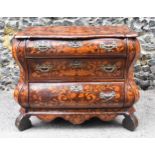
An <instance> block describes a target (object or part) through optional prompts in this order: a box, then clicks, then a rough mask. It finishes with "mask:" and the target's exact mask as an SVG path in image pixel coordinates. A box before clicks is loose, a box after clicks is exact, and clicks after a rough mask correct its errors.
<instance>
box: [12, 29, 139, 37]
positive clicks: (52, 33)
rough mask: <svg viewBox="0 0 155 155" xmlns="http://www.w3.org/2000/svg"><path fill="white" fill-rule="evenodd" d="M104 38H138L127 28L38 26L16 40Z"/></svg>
mask: <svg viewBox="0 0 155 155" xmlns="http://www.w3.org/2000/svg"><path fill="white" fill-rule="evenodd" d="M103 37H137V33H136V32H134V31H133V30H131V29H129V28H128V27H127V26H48V27H47V26H46V27H45V26H44V27H41V26H37V27H28V28H26V29H25V30H23V31H20V32H18V33H17V34H16V35H15V38H58V39H74V38H75V39H78V38H79V39H80V38H81V39H82V38H103Z"/></svg>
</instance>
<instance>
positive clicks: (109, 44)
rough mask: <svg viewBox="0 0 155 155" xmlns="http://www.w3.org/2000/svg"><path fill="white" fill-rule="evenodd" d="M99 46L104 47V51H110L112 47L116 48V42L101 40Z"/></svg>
mask: <svg viewBox="0 0 155 155" xmlns="http://www.w3.org/2000/svg"><path fill="white" fill-rule="evenodd" d="M100 48H102V49H105V50H106V51H108V52H110V51H111V50H113V49H114V48H117V43H116V42H115V41H112V42H102V43H101V44H100Z"/></svg>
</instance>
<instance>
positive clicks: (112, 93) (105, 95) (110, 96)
mask: <svg viewBox="0 0 155 155" xmlns="http://www.w3.org/2000/svg"><path fill="white" fill-rule="evenodd" d="M115 96H116V93H115V91H110V92H100V94H99V97H100V98H101V99H104V100H105V101H109V100H111V99H113V98H114V97H115Z"/></svg>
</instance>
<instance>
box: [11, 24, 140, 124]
mask: <svg viewBox="0 0 155 155" xmlns="http://www.w3.org/2000/svg"><path fill="white" fill-rule="evenodd" d="M136 36H137V34H136V33H135V32H133V31H132V30H130V29H129V28H128V27H126V26H99V27H93V26H90V27H86V26H85V27H78V26H72V27H67V26H66V27H63V26H57V27H30V28H27V29H26V30H24V31H21V32H19V33H18V34H17V35H16V36H15V37H14V39H13V55H14V58H15V60H16V61H17V62H18V65H19V66H20V71H21V74H20V80H19V83H18V85H17V88H16V89H15V99H16V101H17V102H18V103H19V104H20V105H21V107H22V109H24V110H25V109H26V110H27V111H31V112H33V111H40V109H41V111H44V112H45V113H46V111H53V110H55V109H59V110H60V111H62V110H64V109H68V110H71V109H73V111H72V113H73V114H74V109H78V110H79V112H80V110H85V111H87V110H93V109H94V110H97V109H100V110H101V109H102V110H103V109H107V108H111V109H112V108H115V110H116V109H117V110H118V109H123V110H124V108H126V109H128V108H130V107H132V105H133V104H134V103H135V102H136V101H137V100H138V98H139V93H138V89H137V86H136V84H135V82H134V80H133V64H134V62H135V60H136V59H137V58H138V56H139V51H140V49H139V42H138V40H137V39H136ZM75 113H76V111H75ZM67 115H68V114H67V113H66V116H67ZM46 116H47V115H46ZM51 116H53V115H52V114H51V115H48V117H46V118H45V115H38V117H39V118H40V119H42V120H46V119H47V120H51ZM61 116H62V115H61ZM78 116H81V115H78ZM90 116H93V115H91V114H90ZM56 117H57V115H55V118H56ZM63 118H65V116H64V117H63ZM71 119H72V118H70V119H69V120H71ZM84 120H85V119H84V118H83V121H84ZM72 122H73V123H74V121H72Z"/></svg>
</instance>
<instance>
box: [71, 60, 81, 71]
mask: <svg viewBox="0 0 155 155" xmlns="http://www.w3.org/2000/svg"><path fill="white" fill-rule="evenodd" d="M70 66H71V67H72V68H73V69H78V68H81V67H82V62H81V61H79V60H75V61H73V62H71V63H70Z"/></svg>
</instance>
